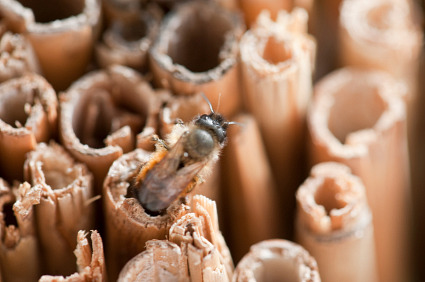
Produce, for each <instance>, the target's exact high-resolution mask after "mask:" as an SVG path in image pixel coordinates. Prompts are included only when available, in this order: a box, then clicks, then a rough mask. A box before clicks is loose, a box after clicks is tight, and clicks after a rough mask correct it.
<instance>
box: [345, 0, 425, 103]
mask: <svg viewBox="0 0 425 282" xmlns="http://www.w3.org/2000/svg"><path fill="white" fill-rule="evenodd" d="M413 4H414V3H413V1H410V0H407V1H398V0H396V1H387V0H377V1H367V0H360V1H352V0H345V1H342V3H341V10H340V14H341V16H340V23H339V48H340V59H341V64H342V65H343V66H356V67H365V68H374V69H379V70H383V71H386V72H388V73H390V74H392V75H393V76H394V77H395V78H398V79H401V80H403V81H404V82H405V83H406V84H407V85H408V87H409V91H408V97H407V98H408V101H412V102H413V103H415V100H416V99H415V97H416V95H417V94H416V90H417V79H418V71H419V56H420V53H421V51H422V45H423V42H422V39H423V35H422V30H421V27H420V25H419V21H417V19H415V10H414V7H413V6H412V5H413ZM389 58H391V59H389Z"/></svg>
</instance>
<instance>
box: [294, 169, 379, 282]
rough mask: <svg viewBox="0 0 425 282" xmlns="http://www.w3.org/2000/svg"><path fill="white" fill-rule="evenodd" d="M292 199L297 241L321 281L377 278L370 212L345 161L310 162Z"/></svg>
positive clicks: (358, 181) (356, 180)
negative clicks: (315, 266)
mask: <svg viewBox="0 0 425 282" xmlns="http://www.w3.org/2000/svg"><path fill="white" fill-rule="evenodd" d="M297 203H298V211H297V232H296V233H297V236H296V237H297V241H298V242H299V243H300V244H301V245H302V246H303V247H304V248H305V249H306V250H308V251H309V253H310V254H311V255H312V256H314V258H315V259H316V261H317V264H318V266H319V269H320V275H321V278H322V279H323V281H353V282H354V281H359V282H360V281H371V282H372V281H377V278H378V276H377V268H376V262H375V242H374V238H373V224H372V215H371V212H370V210H369V207H368V204H367V199H366V194H365V189H364V186H363V183H362V182H361V180H360V179H359V178H358V177H356V176H354V175H352V174H351V172H350V169H349V168H348V167H346V166H344V165H342V164H338V163H321V164H318V165H316V166H314V167H313V169H312V171H311V175H310V177H309V178H307V180H306V181H305V182H304V183H303V184H302V185H301V186H300V188H299V189H298V191H297Z"/></svg>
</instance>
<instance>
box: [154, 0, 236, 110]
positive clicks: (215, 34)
mask: <svg viewBox="0 0 425 282" xmlns="http://www.w3.org/2000/svg"><path fill="white" fill-rule="evenodd" d="M243 31H244V25H243V22H242V19H241V17H240V15H239V14H237V13H234V12H230V11H228V10H225V9H224V8H221V7H219V6H218V5H217V4H215V3H213V2H194V1H193V2H188V3H185V4H182V5H180V6H179V7H176V9H175V10H174V11H173V12H172V13H171V14H169V15H168V16H167V17H166V18H165V19H164V21H163V23H162V25H161V29H160V32H159V36H158V38H157V40H156V42H155V44H154V45H153V46H152V49H151V51H150V58H151V70H152V72H153V75H154V81H155V83H156V84H157V85H159V86H161V87H164V88H168V89H170V90H171V91H172V92H173V93H175V94H178V95H192V94H194V93H197V92H204V93H205V95H206V96H207V97H208V99H209V100H210V102H211V104H213V105H218V101H219V100H220V99H221V100H220V101H221V102H220V109H219V110H220V112H221V113H223V114H224V115H225V116H231V114H233V113H235V112H236V111H237V110H238V108H239V107H240V105H239V104H240V93H239V92H240V90H239V81H238V80H239V78H238V76H239V72H238V58H237V56H238V52H239V44H238V42H239V38H240V36H241V35H242V32H243ZM220 96H221V97H220Z"/></svg>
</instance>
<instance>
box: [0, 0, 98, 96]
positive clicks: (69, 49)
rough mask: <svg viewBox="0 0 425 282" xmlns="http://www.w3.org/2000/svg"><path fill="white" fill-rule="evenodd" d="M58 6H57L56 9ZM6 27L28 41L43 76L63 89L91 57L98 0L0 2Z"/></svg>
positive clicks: (82, 71) (9, 0) (56, 86)
mask: <svg viewBox="0 0 425 282" xmlns="http://www.w3.org/2000/svg"><path fill="white" fill-rule="evenodd" d="M58 5H60V9H58ZM0 14H1V15H2V16H3V18H4V22H5V23H6V25H7V27H8V28H9V29H10V30H12V31H13V32H16V33H21V34H23V35H24V36H25V38H27V39H28V40H29V42H31V45H32V46H33V48H34V51H35V53H36V55H37V57H38V60H39V62H40V65H41V69H42V71H43V74H44V75H45V77H46V79H47V80H48V81H49V82H50V83H51V84H52V85H53V86H54V87H55V89H58V90H63V89H65V88H66V87H68V85H69V84H70V83H71V82H72V81H74V80H76V79H77V78H78V77H80V76H81V75H82V74H83V73H84V71H85V69H86V67H87V64H88V62H89V60H90V59H91V53H92V48H93V45H94V40H95V39H96V37H97V34H98V32H99V31H98V28H99V24H100V5H99V1H98V0H81V1H73V0H69V1H61V3H60V4H58V3H56V1H16V0H4V1H2V2H0Z"/></svg>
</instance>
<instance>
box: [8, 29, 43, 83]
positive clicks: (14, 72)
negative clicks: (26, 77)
mask: <svg viewBox="0 0 425 282" xmlns="http://www.w3.org/2000/svg"><path fill="white" fill-rule="evenodd" d="M27 72H34V73H40V72H41V70H40V66H39V64H38V60H37V57H36V56H35V54H34V51H33V48H32V47H31V44H30V43H29V42H28V41H27V40H26V39H25V38H24V37H23V36H22V35H20V34H13V33H11V32H6V33H4V34H3V35H1V39H0V82H4V81H6V80H8V79H11V78H15V77H19V76H22V75H23V74H24V73H27Z"/></svg>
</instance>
